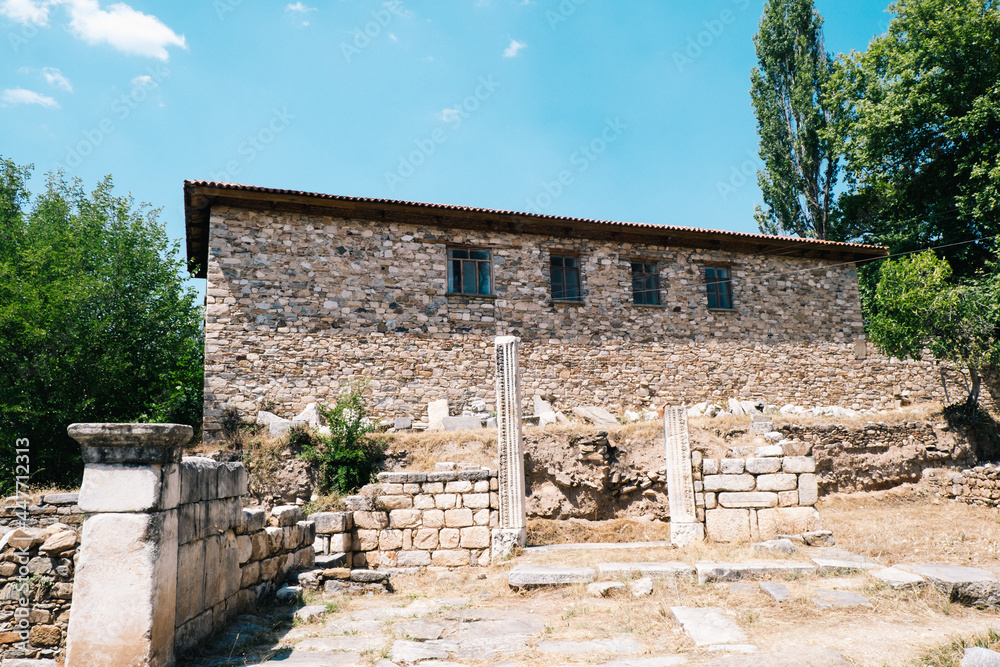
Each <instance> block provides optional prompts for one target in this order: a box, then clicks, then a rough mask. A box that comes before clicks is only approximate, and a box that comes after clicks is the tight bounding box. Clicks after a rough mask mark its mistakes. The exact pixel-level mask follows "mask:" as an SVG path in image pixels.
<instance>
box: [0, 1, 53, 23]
mask: <svg viewBox="0 0 1000 667" xmlns="http://www.w3.org/2000/svg"><path fill="white" fill-rule="evenodd" d="M48 5H49V2H48V0H43V2H35V0H0V14H3V15H4V16H6V17H7V18H9V19H11V20H12V21H17V22H18V23H34V24H35V25H39V26H47V25H48V24H49V7H48Z"/></svg>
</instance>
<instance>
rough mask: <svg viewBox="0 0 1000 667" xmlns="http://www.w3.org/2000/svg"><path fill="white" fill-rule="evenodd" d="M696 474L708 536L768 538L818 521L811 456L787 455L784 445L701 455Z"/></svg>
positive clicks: (814, 525)
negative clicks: (743, 454) (734, 454)
mask: <svg viewBox="0 0 1000 667" xmlns="http://www.w3.org/2000/svg"><path fill="white" fill-rule="evenodd" d="M698 467H700V471H699V470H697V468H698ZM699 478H700V479H699ZM695 479H696V481H695V491H696V494H697V493H698V492H699V491H701V494H702V499H701V502H703V503H704V508H705V525H706V532H707V535H708V538H709V539H710V540H714V541H716V542H747V541H759V540H769V539H772V538H774V537H775V535H777V534H783V533H802V532H808V531H812V530H818V529H819V527H820V525H819V513H818V512H817V511H816V510H815V508H814V507H813V506H814V505H815V504H816V501H817V500H818V497H819V494H818V484H817V480H818V478H817V475H816V461H815V459H813V457H811V456H784V451H783V449H782V447H781V446H780V445H768V446H764V447H757V448H756V450H755V451H754V456H752V457H748V458H745V459H744V458H724V459H703V460H701V461H700V466H697V465H696V472H695Z"/></svg>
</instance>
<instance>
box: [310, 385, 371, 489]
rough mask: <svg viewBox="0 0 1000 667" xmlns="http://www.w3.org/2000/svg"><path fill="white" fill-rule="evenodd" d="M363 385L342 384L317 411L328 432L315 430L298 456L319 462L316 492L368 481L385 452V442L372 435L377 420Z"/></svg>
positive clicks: (358, 486)
mask: <svg viewBox="0 0 1000 667" xmlns="http://www.w3.org/2000/svg"><path fill="white" fill-rule="evenodd" d="M364 391H365V385H364V384H363V383H354V384H351V385H347V386H345V387H344V388H343V389H342V390H341V392H340V396H338V397H337V402H336V404H334V406H333V407H332V408H328V407H326V406H320V408H319V413H320V415H321V416H322V417H323V419H324V420H325V421H326V423H327V425H328V426H329V427H330V435H323V434H315V436H314V442H311V443H309V444H306V445H305V446H304V447H303V451H302V454H301V456H302V457H303V458H305V459H306V460H308V461H312V462H315V463H317V464H318V465H319V489H318V490H319V492H320V493H339V494H348V493H351V492H353V491H355V490H357V489H358V488H360V487H361V486H364V485H365V484H367V483H368V482H370V481H371V478H372V475H374V474H375V471H376V470H378V466H379V463H380V462H381V461H382V459H383V458H384V455H385V447H386V443H385V441H384V440H383V439H381V438H379V437H377V436H375V435H373V434H374V433H375V432H376V431H377V430H378V424H377V423H376V422H375V421H374V420H373V419H371V418H370V417H369V414H368V410H367V407H366V406H365V400H364Z"/></svg>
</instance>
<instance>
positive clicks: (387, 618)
mask: <svg viewBox="0 0 1000 667" xmlns="http://www.w3.org/2000/svg"><path fill="white" fill-rule="evenodd" d="M812 561H813V562H812V563H802V562H792V561H774V562H766V561H754V562H747V563H697V564H694V565H690V564H686V563H677V562H663V563H656V562H652V563H651V562H642V563H602V564H599V565H597V566H596V567H574V568H559V567H546V566H542V565H530V564H526V565H519V566H516V567H514V568H511V569H510V570H508V571H507V572H506V573H505V572H502V571H497V570H494V571H493V572H492V573H491V574H492V582H491V583H482V580H485V579H488V577H489V575H486V574H483V575H479V577H478V578H472V579H471V581H470V580H469V577H468V575H463V576H464V577H465V581H464V582H463V585H458V584H457V583H456V585H455V587H454V593H455V594H456V596H455V597H436V598H435V597H431V598H417V599H413V597H412V596H406V595H401V594H398V593H397V594H395V595H376V596H368V597H354V598H350V597H348V598H340V600H341V601H343V600H346V601H347V602H345V603H343V604H338V603H336V602H335V603H334V604H332V605H331V607H330V608H329V610H328V608H327V606H325V605H323V604H316V601H315V600H313V601H312V602H313V604H311V605H309V606H306V607H301V608H299V609H297V610H295V611H294V612H293V611H292V610H289V611H288V612H286V614H287V615H288V617H289V618H291V617H292V615H293V614H294V618H295V619H296V621H295V624H294V625H293V626H292V627H290V628H287V629H286V630H285V631H284V632H283V634H282V636H280V637H279V638H278V639H279V641H278V644H277V646H275V645H274V642H271V646H269V647H265V653H263V654H261V657H259V658H256V659H255V658H252V657H248V658H235V657H214V658H203V659H198V660H194V661H192V662H188V663H184V662H181V663H179V664H180V665H184V664H188V665H189V666H190V667H224V666H228V665H248V664H254V665H257V664H263V665H273V666H274V667H347V666H350V665H359V666H365V667H409V666H411V665H419V667H461V666H462V665H466V666H470V667H472V666H476V667H478V666H485V667H501V666H502V667H514V666H518V665H522V664H524V665H545V667H553V666H557V665H561V664H566V665H573V664H575V665H579V664H581V663H585V664H588V665H603V666H604V667H661V666H662V667H666V666H669V665H691V666H695V665H698V666H708V667H756V666H759V667H783V666H785V665H787V666H792V665H795V666H796V667H799V666H803V667H846V666H848V665H849V664H851V663H849V662H848V661H847V660H846V659H845V657H844V656H843V655H841V653H839V652H838V650H834V648H830V646H825V647H824V646H815V645H802V646H795V645H782V646H780V647H778V648H777V649H776V647H775V646H774V645H773V644H772V645H770V646H769V647H768V646H763V645H761V646H758V645H757V644H756V643H755V642H756V641H757V640H755V639H753V637H754V636H755V635H754V634H753V632H751V631H749V629H748V628H747V627H745V626H744V621H743V619H742V617H741V616H740V614H739V613H738V607H730V608H728V609H724V608H718V607H712V606H684V605H683V604H682V605H676V606H669V607H666V608H663V609H662V612H661V613H662V614H663V616H664V621H663V622H664V624H665V625H666V626H667V627H673V630H672V631H671V632H673V633H674V635H672V636H674V637H675V638H676V637H680V638H682V640H675V641H673V643H672V645H671V646H667V645H666V644H667V643H669V642H667V643H665V642H664V641H663V636H662V634H661V635H659V636H657V635H655V634H648V633H643V632H637V631H634V630H632V631H628V632H621V631H617V630H620V629H621V628H620V626H619V625H615V624H610V623H604V624H603V626H602V624H601V623H595V624H593V625H592V626H591V625H588V624H587V623H583V624H582V625H581V626H579V627H578V628H577V630H576V631H575V634H573V635H572V636H566V635H561V634H560V631H559V628H560V627H565V626H568V623H567V621H566V619H568V618H570V617H571V616H573V615H575V614H576V613H582V614H586V613H588V612H587V611H586V610H587V609H592V610H593V609H610V610H611V613H612V614H614V613H615V611H614V610H615V609H616V608H617V607H616V605H624V604H633V605H634V604H640V603H639V602H636V601H635V600H636V598H641V597H642V596H646V595H650V594H651V593H652V592H653V590H654V587H670V586H671V585H672V584H671V582H672V581H674V582H676V581H680V580H685V581H686V582H687V585H689V586H695V583H694V582H695V581H696V580H701V579H705V580H706V582H705V583H702V584H700V586H709V587H713V586H714V587H723V588H724V589H726V590H728V591H729V592H730V593H731V594H736V595H759V596H763V597H762V598H761V599H765V598H766V599H767V600H769V601H771V602H770V604H778V605H786V604H792V605H794V604H811V605H812V606H813V608H814V609H815V610H816V611H815V613H817V614H837V613H862V614H863V613H867V612H868V611H870V610H871V609H872V606H873V605H872V603H871V601H870V600H869V599H868V598H867V597H866V596H865V595H863V594H862V593H860V592H857V591H861V590H865V586H868V587H869V588H868V590H877V589H879V587H881V589H882V590H887V591H889V593H890V594H892V595H908V594H912V592H913V591H914V590H915V587H917V586H925V585H930V586H933V587H935V588H937V589H938V590H940V591H941V592H942V593H943V594H944V595H947V596H950V597H952V598H953V599H963V598H968V597H969V596H971V595H973V594H977V595H980V596H981V598H982V599H983V600H985V602H984V604H992V603H993V602H994V601H995V600H996V598H997V590H1000V580H998V579H997V577H996V576H994V575H993V574H992V573H991V572H989V571H986V570H981V569H976V568H968V567H955V566H945V565H935V564H926V565H912V566H901V567H898V568H884V567H882V566H880V565H877V564H875V563H873V562H872V561H870V560H869V559H866V558H862V557H860V556H856V555H854V554H849V553H847V552H842V551H839V550H833V549H831V550H829V551H827V552H825V553H822V554H820V555H819V556H817V557H816V558H814V559H812ZM830 561H833V562H835V563H831V566H830V567H829V568H826V569H824V565H825V564H826V563H827V562H830ZM817 570H819V571H820V572H819V573H818V572H817ZM802 573H809V574H811V575H812V577H811V578H810V579H809V580H808V581H801V580H800V577H801V575H802ZM821 573H826V574H827V575H830V574H836V575H839V576H823V575H822V574H821ZM422 576H425V577H428V579H427V581H428V582H433V581H434V577H435V575H434V573H430V572H428V573H426V574H424V575H422ZM437 576H438V577H443V578H444V579H445V580H448V579H447V578H448V577H453V578H455V580H456V582H458V581H459V579H460V577H459V576H458V575H455V574H454V573H448V572H441V573H439V574H438V575H437ZM595 580H597V581H595ZM500 582H503V583H506V584H507V590H508V591H510V592H509V593H507V594H506V595H504V594H503V593H498V592H497V590H498V589H500V586H499V585H498V584H500ZM588 583H589V585H588ZM883 583H884V586H883ZM994 584H996V586H994ZM490 586H492V588H490ZM573 586H575V587H576V589H572V588H567V587H573ZM872 587H874V589H873V588H872ZM564 589H565V590H576V591H578V593H576V594H574V595H578V596H579V595H582V596H583V598H582V600H580V599H579V597H577V598H576V599H577V602H571V603H570V605H569V606H567V605H566V604H565V600H566V599H568V598H565V597H563V598H553V594H554V593H555V592H557V591H559V590H564ZM500 590H502V589H500ZM546 596H548V597H546ZM330 599H331V600H335V598H330ZM553 599H558V600H562V602H560V603H559V604H557V605H555V606H553V604H552V600H553ZM744 599H745V598H744ZM546 601H547V602H546ZM630 601H631V602H630ZM543 603H544V604H543ZM498 604H499V605H500V606H497V605H498ZM546 604H547V605H548V606H546ZM560 605H561V606H560ZM574 605H576V606H574ZM581 609H582V611H580V610H581ZM604 618H607V617H604ZM267 625H268V621H266V620H263V619H260V618H256V617H246V618H243V619H241V621H240V622H239V623H238V624H237V625H235V626H233V627H231V628H230V629H229V631H228V632H227V633H226V634H225V635H223V636H222V637H220V638H219V639H218V640H217V643H218V644H220V645H222V646H226V645H230V646H235V645H237V644H238V643H239V641H238V639H239V633H240V632H242V633H243V636H247V635H252V634H253V633H254V631H260V630H261V629H262V628H265V627H266V626H267ZM611 625H615V627H610V626H611ZM580 628H583V630H582V631H581V630H580ZM678 633H679V634H678ZM683 638H686V639H683ZM810 643H811V642H810ZM762 646H763V648H762ZM835 647H836V648H837V649H839V648H840V647H839V646H836V645H835ZM275 648H277V649H278V651H277V652H275V651H274V649H275ZM267 649H271V650H270V652H269V653H267V652H266V650H267ZM208 652H212V651H211V650H209V651H207V652H206V653H208ZM214 653H215V655H216V656H218V655H219V653H220V652H219V651H215V652H214ZM229 653H230V655H232V654H233V653H234V651H230V652H229ZM252 653H253V652H252V651H251V652H250V654H252ZM977 664H978V663H977ZM984 664H985V663H984Z"/></svg>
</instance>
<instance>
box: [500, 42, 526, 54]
mask: <svg viewBox="0 0 1000 667" xmlns="http://www.w3.org/2000/svg"><path fill="white" fill-rule="evenodd" d="M527 46H528V45H527V44H525V43H524V42H519V41H517V40H516V39H513V38H511V40H510V44H508V45H507V48H506V49H504V51H503V57H504V58H513V57H514V56H516V55H517V54H518V53H519V52H520V51H521V49H524V48H527Z"/></svg>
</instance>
